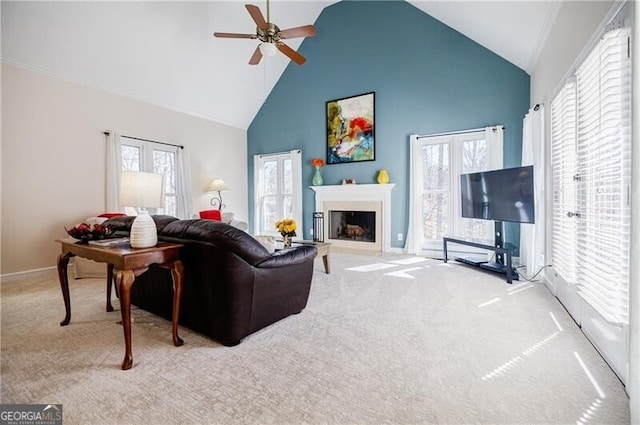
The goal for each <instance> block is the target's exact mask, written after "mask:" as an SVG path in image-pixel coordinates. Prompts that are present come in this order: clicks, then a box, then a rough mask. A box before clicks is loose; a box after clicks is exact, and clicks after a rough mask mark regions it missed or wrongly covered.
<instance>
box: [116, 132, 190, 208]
mask: <svg viewBox="0 0 640 425" xmlns="http://www.w3.org/2000/svg"><path fill="white" fill-rule="evenodd" d="M178 149H179V148H178V147H177V146H168V145H163V144H160V143H153V142H146V141H140V140H137V139H133V138H129V137H125V136H122V137H121V138H120V156H121V164H122V170H123V171H145V172H149V173H156V174H162V175H164V176H165V198H164V208H158V209H154V208H152V209H150V211H149V212H150V213H151V214H166V215H171V216H174V217H178V202H177V201H178V193H177V192H178V189H177V185H176V182H177V175H176V169H177V161H176V157H177V151H178ZM125 207H127V206H125Z"/></svg>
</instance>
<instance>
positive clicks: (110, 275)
mask: <svg viewBox="0 0 640 425" xmlns="http://www.w3.org/2000/svg"><path fill="white" fill-rule="evenodd" d="M112 286H113V264H107V311H108V312H109V311H113V306H112V305H111V288H112Z"/></svg>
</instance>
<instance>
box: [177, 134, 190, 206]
mask: <svg viewBox="0 0 640 425" xmlns="http://www.w3.org/2000/svg"><path fill="white" fill-rule="evenodd" d="M176 184H177V186H178V187H177V189H178V202H177V204H178V211H177V212H178V218H182V219H187V218H191V216H192V214H193V201H192V199H191V162H190V161H189V154H188V152H187V148H186V147H184V148H182V149H178V150H177V152H176Z"/></svg>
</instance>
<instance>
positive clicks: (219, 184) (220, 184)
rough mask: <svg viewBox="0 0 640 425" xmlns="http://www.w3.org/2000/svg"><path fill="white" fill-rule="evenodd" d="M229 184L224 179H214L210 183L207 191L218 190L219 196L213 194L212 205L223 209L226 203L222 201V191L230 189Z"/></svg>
mask: <svg viewBox="0 0 640 425" xmlns="http://www.w3.org/2000/svg"><path fill="white" fill-rule="evenodd" d="M228 189H229V188H228V187H227V184H226V183H225V182H224V180H222V179H214V180H213V181H212V182H211V184H210V185H209V189H208V190H207V192H218V196H217V197H216V196H213V197H212V198H211V206H212V207H214V208H216V209H219V210H220V211H222V209H223V208H224V207H226V205H225V204H223V203H222V193H220V192H222V191H223V190H228Z"/></svg>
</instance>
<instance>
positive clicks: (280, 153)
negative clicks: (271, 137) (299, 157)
mask: <svg viewBox="0 0 640 425" xmlns="http://www.w3.org/2000/svg"><path fill="white" fill-rule="evenodd" d="M293 151H296V152H298V153H300V152H301V150H300V149H293V150H291V151H284V152H273V153H262V154H259V155H258V158H266V157H268V156H278V155H287V154H290V153H291V152H293Z"/></svg>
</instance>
